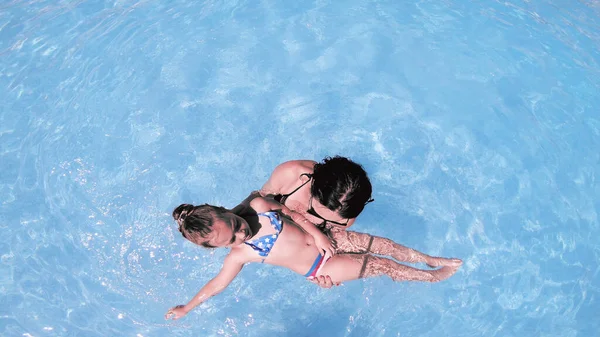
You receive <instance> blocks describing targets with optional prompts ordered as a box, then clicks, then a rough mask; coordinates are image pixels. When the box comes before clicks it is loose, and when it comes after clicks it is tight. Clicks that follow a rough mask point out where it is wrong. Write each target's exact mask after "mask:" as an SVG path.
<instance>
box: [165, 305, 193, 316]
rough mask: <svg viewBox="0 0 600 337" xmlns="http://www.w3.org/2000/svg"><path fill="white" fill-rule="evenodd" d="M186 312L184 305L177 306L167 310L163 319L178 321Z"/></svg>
mask: <svg viewBox="0 0 600 337" xmlns="http://www.w3.org/2000/svg"><path fill="white" fill-rule="evenodd" d="M187 313H188V310H186V309H185V306H184V305H178V306H176V307H173V308H171V309H169V311H167V313H166V314H165V319H173V320H176V319H180V318H181V317H183V316H185V315H187Z"/></svg>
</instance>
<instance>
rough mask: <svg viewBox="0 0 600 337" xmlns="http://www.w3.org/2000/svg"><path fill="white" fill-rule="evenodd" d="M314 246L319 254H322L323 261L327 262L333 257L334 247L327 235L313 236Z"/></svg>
mask: <svg viewBox="0 0 600 337" xmlns="http://www.w3.org/2000/svg"><path fill="white" fill-rule="evenodd" d="M314 239H315V246H316V247H317V248H318V249H319V252H323V253H324V259H325V261H327V260H329V259H330V258H331V257H332V256H333V255H335V247H334V246H333V244H332V243H331V241H330V240H329V238H328V237H327V235H325V234H323V233H321V232H316V233H315V234H314Z"/></svg>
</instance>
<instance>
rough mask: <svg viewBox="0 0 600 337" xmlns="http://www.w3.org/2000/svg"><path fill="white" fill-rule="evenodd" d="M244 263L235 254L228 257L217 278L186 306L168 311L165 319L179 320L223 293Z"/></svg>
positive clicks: (179, 306) (209, 282)
mask: <svg viewBox="0 0 600 337" xmlns="http://www.w3.org/2000/svg"><path fill="white" fill-rule="evenodd" d="M243 266H244V263H243V262H242V261H240V260H239V259H237V258H236V257H234V256H233V254H231V253H230V254H229V255H227V257H226V258H225V261H223V267H222V268H221V271H220V272H219V274H218V275H217V276H215V277H214V278H213V279H212V280H210V281H208V283H207V284H206V285H205V286H204V287H202V289H200V291H199V292H198V293H197V294H196V296H194V298H192V299H191V300H190V301H189V302H188V304H186V305H178V306H176V307H173V308H171V309H169V311H167V314H166V315H165V319H169V318H172V319H179V318H181V317H183V316H185V315H187V313H188V312H190V311H192V310H193V309H194V308H195V307H197V306H198V305H200V304H201V303H202V302H204V301H206V300H207V299H209V298H210V297H212V296H215V295H216V294H218V293H220V292H221V291H223V289H225V288H227V286H228V285H229V284H230V283H231V281H233V279H235V277H236V276H237V274H239V272H240V271H241V270H242V267H243Z"/></svg>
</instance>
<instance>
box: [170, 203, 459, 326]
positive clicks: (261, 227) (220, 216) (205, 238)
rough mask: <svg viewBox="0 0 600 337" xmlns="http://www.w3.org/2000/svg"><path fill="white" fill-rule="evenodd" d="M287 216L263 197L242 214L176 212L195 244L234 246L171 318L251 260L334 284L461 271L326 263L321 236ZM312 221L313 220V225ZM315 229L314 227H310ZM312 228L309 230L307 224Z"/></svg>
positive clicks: (366, 259) (387, 262) (371, 262)
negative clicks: (324, 277) (327, 279)
mask: <svg viewBox="0 0 600 337" xmlns="http://www.w3.org/2000/svg"><path fill="white" fill-rule="evenodd" d="M282 213H288V214H291V215H292V216H294V214H293V213H290V212H289V210H288V209H286V207H282V206H281V204H279V203H277V202H276V201H275V200H272V199H267V198H262V197H257V198H254V199H253V200H252V201H251V202H250V203H249V207H243V210H242V211H240V212H238V213H237V214H236V213H234V212H232V211H230V210H227V209H225V208H222V207H216V206H210V205H201V206H193V205H189V204H182V205H180V206H178V207H177V208H176V209H175V210H174V211H173V218H174V219H175V220H176V221H177V223H178V224H179V230H180V231H181V233H182V235H183V236H184V237H185V238H186V239H188V240H189V241H191V242H193V243H195V244H197V245H200V246H203V247H208V248H217V247H229V248H231V251H230V252H229V254H228V255H227V257H226V258H225V260H224V262H223V266H222V268H221V271H220V272H219V274H217V276H215V277H214V278H213V279H212V280H210V281H209V282H208V283H207V284H206V285H205V286H204V287H202V289H200V291H199V292H198V294H196V296H194V297H193V298H192V299H191V300H190V301H189V302H188V303H187V304H186V305H178V306H176V307H173V308H171V309H170V310H169V311H168V312H167V314H166V315H165V319H169V318H172V319H179V318H181V317H183V316H185V315H186V314H187V313H188V312H189V311H191V310H192V309H194V308H195V307H196V306H198V305H199V304H201V303H202V302H204V301H206V300H207V299H208V298H210V297H212V296H214V295H216V294H218V293H219V292H221V291H222V290H223V289H225V288H226V287H227V286H228V285H229V284H230V283H231V281H233V279H234V278H235V277H236V276H237V274H238V273H239V272H240V271H241V270H242V267H243V266H244V264H246V263H249V262H263V263H268V264H272V265H276V266H281V267H285V268H288V269H291V270H292V271H294V272H296V273H298V274H301V275H304V276H305V277H308V278H311V277H315V276H318V275H322V274H326V275H329V276H330V277H331V279H332V280H333V281H334V282H342V281H349V280H356V279H359V278H363V277H374V276H381V275H387V276H389V277H391V278H392V279H393V280H394V281H407V280H410V281H428V282H437V281H441V280H445V279H447V278H448V277H450V276H452V274H454V273H455V272H456V270H457V268H458V267H449V266H444V267H442V268H440V269H437V270H420V269H415V268H412V267H408V266H405V265H402V264H398V263H397V262H395V261H393V260H391V259H386V258H382V257H378V256H375V255H370V254H364V253H363V254H336V255H334V256H333V257H331V258H330V259H325V256H324V254H321V252H322V251H321V250H320V249H319V248H318V247H317V246H316V245H315V238H314V237H313V236H312V235H311V234H309V233H307V231H306V230H305V229H303V227H301V226H300V225H299V224H296V223H295V222H294V221H291V220H290V219H289V218H287V217H286V216H285V215H282ZM307 222H308V221H307ZM309 225H310V226H312V224H309ZM306 227H309V226H306Z"/></svg>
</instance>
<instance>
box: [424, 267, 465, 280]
mask: <svg viewBox="0 0 600 337" xmlns="http://www.w3.org/2000/svg"><path fill="white" fill-rule="evenodd" d="M459 267H460V266H456V267H449V266H444V267H442V268H440V269H436V270H432V271H431V275H433V280H431V282H439V281H443V280H445V279H448V278H450V276H452V275H454V273H456V271H457V270H458V268H459Z"/></svg>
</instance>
